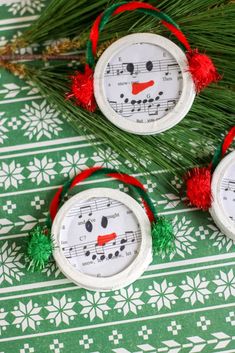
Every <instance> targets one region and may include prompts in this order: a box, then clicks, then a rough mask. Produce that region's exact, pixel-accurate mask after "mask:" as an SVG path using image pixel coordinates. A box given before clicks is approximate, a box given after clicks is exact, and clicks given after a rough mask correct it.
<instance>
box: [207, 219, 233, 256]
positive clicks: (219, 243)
mask: <svg viewBox="0 0 235 353" xmlns="http://www.w3.org/2000/svg"><path fill="white" fill-rule="evenodd" d="M208 227H209V228H210V229H211V230H213V231H214V233H213V234H212V235H211V236H210V240H214V242H213V244H212V246H215V247H217V248H218V250H223V249H226V251H229V250H230V249H231V248H232V247H234V248H235V246H234V245H235V240H233V239H230V238H228V237H226V236H225V235H224V234H223V233H221V232H220V231H219V230H218V229H217V228H216V227H215V226H214V225H212V224H210V225H209V226H208Z"/></svg>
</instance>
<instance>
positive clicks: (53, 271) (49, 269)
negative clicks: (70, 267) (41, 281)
mask: <svg viewBox="0 0 235 353" xmlns="http://www.w3.org/2000/svg"><path fill="white" fill-rule="evenodd" d="M42 272H43V273H45V274H46V275H47V277H50V276H52V275H53V276H54V277H55V278H57V277H58V276H59V274H60V270H59V268H58V267H57V266H56V263H55V262H48V264H47V265H46V266H45V268H44V269H43V270H42Z"/></svg>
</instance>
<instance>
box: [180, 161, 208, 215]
mask: <svg viewBox="0 0 235 353" xmlns="http://www.w3.org/2000/svg"><path fill="white" fill-rule="evenodd" d="M185 181H186V194H187V197H188V199H189V202H190V204H191V205H193V206H196V207H197V208H201V209H202V210H208V208H210V207H211V202H212V195H211V169H210V168H208V167H203V168H193V169H192V170H190V171H189V172H188V173H187V175H186V177H185Z"/></svg>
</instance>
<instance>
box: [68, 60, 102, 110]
mask: <svg viewBox="0 0 235 353" xmlns="http://www.w3.org/2000/svg"><path fill="white" fill-rule="evenodd" d="M71 91H72V92H71V93H69V94H68V95H67V97H68V98H71V97H74V98H75V99H76V103H77V104H78V105H79V106H81V107H83V108H84V109H86V110H88V111H90V112H94V111H95V109H96V101H95V96H94V86H93V70H92V69H91V68H90V66H89V65H86V66H85V72H84V73H81V72H76V75H74V76H72V86H71Z"/></svg>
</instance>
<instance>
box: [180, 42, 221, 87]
mask: <svg viewBox="0 0 235 353" xmlns="http://www.w3.org/2000/svg"><path fill="white" fill-rule="evenodd" d="M187 58H188V63H189V71H190V72H191V75H192V77H193V80H194V83H195V87H196V91H197V92H198V93H199V92H200V91H201V90H202V89H203V88H205V87H206V86H208V85H209V84H210V83H212V82H217V81H218V80H220V79H221V76H220V75H219V74H218V72H217V70H216V67H215V66H214V64H213V61H212V60H211V59H210V58H209V56H207V55H206V54H200V53H199V52H198V49H195V50H192V51H191V52H189V53H188V54H187Z"/></svg>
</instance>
